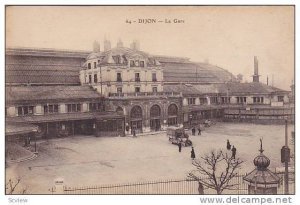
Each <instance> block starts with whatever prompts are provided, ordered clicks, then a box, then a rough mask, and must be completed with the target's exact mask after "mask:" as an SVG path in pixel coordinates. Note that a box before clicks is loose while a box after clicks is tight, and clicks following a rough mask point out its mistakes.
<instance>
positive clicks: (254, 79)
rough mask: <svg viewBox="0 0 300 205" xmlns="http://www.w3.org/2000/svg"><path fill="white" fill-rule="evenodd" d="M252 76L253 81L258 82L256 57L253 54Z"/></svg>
mask: <svg viewBox="0 0 300 205" xmlns="http://www.w3.org/2000/svg"><path fill="white" fill-rule="evenodd" d="M252 77H253V82H257V83H258V82H259V75H258V60H257V57H256V56H254V75H253V76H252Z"/></svg>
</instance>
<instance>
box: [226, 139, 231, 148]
mask: <svg viewBox="0 0 300 205" xmlns="http://www.w3.org/2000/svg"><path fill="white" fill-rule="evenodd" d="M226 147H227V150H231V144H230V142H229V140H227V146H226Z"/></svg>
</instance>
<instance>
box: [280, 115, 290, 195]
mask: <svg viewBox="0 0 300 205" xmlns="http://www.w3.org/2000/svg"><path fill="white" fill-rule="evenodd" d="M287 123H288V121H287V119H286V120H285V145H284V146H283V147H282V148H281V162H282V163H284V194H289V161H290V149H289V147H288V124H287Z"/></svg>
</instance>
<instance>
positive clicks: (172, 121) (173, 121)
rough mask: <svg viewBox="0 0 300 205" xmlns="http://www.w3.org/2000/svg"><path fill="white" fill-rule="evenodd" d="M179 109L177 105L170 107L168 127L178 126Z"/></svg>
mask: <svg viewBox="0 0 300 205" xmlns="http://www.w3.org/2000/svg"><path fill="white" fill-rule="evenodd" d="M177 118H178V108H177V106H176V105H175V104H171V105H170V106H169V107H168V125H177V123H178V122H177Z"/></svg>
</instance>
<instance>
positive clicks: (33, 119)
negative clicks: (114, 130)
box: [6, 112, 124, 123]
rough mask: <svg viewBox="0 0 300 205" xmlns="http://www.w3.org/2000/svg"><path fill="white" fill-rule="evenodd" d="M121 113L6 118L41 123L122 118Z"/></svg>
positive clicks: (11, 120) (9, 120)
mask: <svg viewBox="0 0 300 205" xmlns="http://www.w3.org/2000/svg"><path fill="white" fill-rule="evenodd" d="M123 117H124V116H123V115H120V114H117V113H115V112H87V113H82V112H80V113H63V114H49V115H32V116H22V117H21V116H20V117H10V118H6V121H7V122H25V123H43V122H61V121H75V120H93V119H97V120H101V119H114V118H123Z"/></svg>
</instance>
